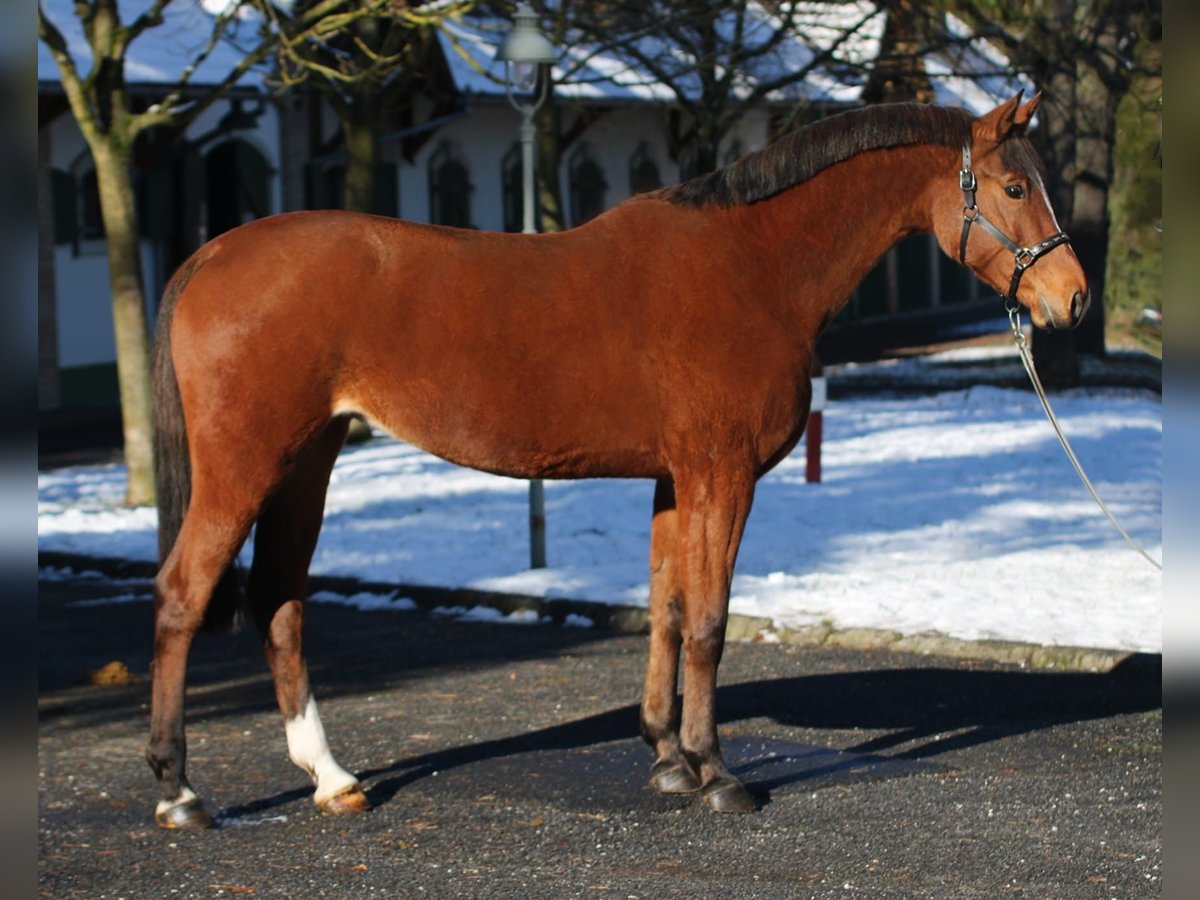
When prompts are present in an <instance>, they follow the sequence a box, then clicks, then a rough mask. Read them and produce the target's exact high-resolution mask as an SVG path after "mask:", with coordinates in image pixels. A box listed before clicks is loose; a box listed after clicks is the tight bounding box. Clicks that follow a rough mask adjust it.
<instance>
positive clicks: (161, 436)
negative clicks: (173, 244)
mask: <svg viewBox="0 0 1200 900" xmlns="http://www.w3.org/2000/svg"><path fill="white" fill-rule="evenodd" d="M207 259H208V257H207V254H204V253H203V252H200V253H196V254H195V255H193V256H192V257H191V258H190V259H188V261H187V262H185V263H184V264H183V265H182V266H180V267H179V269H178V271H176V272H175V274H174V275H173V276H172V277H171V280H170V281H169V282H168V283H167V287H166V290H165V291H163V299H162V304H161V305H160V306H159V310H158V324H157V325H156V327H155V332H154V487H155V491H156V493H157V495H158V561H159V564H160V565H161V564H162V563H163V562H165V561H166V559H167V556H168V554H170V552H171V548H172V547H174V546H175V540H176V538H178V537H179V529H180V528H181V527H182V526H183V517H184V514H185V513H186V512H187V508H188V500H189V499H190V497H191V493H192V461H191V457H190V456H189V455H188V443H187V423H186V422H185V421H184V418H183V404H182V403H181V401H180V398H179V383H178V382H177V381H176V380H175V364H174V361H173V360H172V358H171V320H172V319H173V318H174V314H175V304H176V303H177V301H178V300H179V295H180V294H182V293H183V289H184V288H185V287H187V284H188V282H189V281H191V280H192V276H194V275H195V274H196V272H197V271H198V270H199V269H200V267H201V266H203V265H204V263H205V262H206V261H207ZM243 605H244V597H243V592H242V589H241V583H240V578H239V576H238V572H237V568H236V566H234V565H233V564H230V566H229V568H228V569H226V570H225V572H224V574H223V575H222V576H221V578H220V580H219V581H218V582H217V586H216V587H215V588H214V589H213V595H212V599H211V600H210V601H209V604H208V608H207V609H206V610H205V612H204V624H203V628H204V630H205V631H233V630H235V629H236V628H237V627H238V626H239V625H240V624H241V621H242V618H243V615H242V609H243Z"/></svg>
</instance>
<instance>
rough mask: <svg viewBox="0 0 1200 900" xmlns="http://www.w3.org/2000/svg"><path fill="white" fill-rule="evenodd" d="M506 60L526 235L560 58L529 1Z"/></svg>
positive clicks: (534, 551) (537, 494)
mask: <svg viewBox="0 0 1200 900" xmlns="http://www.w3.org/2000/svg"><path fill="white" fill-rule="evenodd" d="M496 59H498V60H502V61H503V62H504V80H505V84H506V87H507V94H508V102H509V103H511V104H512V105H513V108H514V109H516V110H517V112H519V113H520V114H521V127H520V130H519V132H518V134H519V137H520V140H521V196H522V202H521V212H522V228H521V232H522V233H523V234H537V231H538V228H537V218H536V201H535V198H534V182H533V141H534V137H535V135H536V132H535V130H534V125H533V115H534V113H536V112H537V111H538V108H539V107H540V106H541V105H542V103H544V102H545V100H546V95H547V93H548V92H549V88H550V73H549V71H548V69H549V66H550V64H551V63H553V62H555V61H556V60H557V59H558V53H557V52H556V51H555V49H554V45H553V44H551V43H550V42H549V41H548V40H546V38H545V36H544V35H543V34H542V32H541V29H540V28H538V22H537V13H535V12H534V11H533V10H532V9H531V8H530V7H529V4H527V3H518V4H517V10H516V12H515V13H513V28H512V31H510V32H509V33H508V35H507V36H506V37H505V38H504V43H503V44H501V45H500V49H499V51H497V53H496ZM529 566H530V568H533V569H544V568H545V567H546V495H545V488H544V487H543V485H542V480H541V479H540V478H535V479H534V480H532V481H530V482H529Z"/></svg>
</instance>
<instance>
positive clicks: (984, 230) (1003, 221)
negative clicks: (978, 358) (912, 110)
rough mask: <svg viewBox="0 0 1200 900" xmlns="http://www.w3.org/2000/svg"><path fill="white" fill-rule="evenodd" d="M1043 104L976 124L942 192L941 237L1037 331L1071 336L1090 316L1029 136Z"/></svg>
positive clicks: (1015, 101) (1006, 106)
mask: <svg viewBox="0 0 1200 900" xmlns="http://www.w3.org/2000/svg"><path fill="white" fill-rule="evenodd" d="M1040 100H1041V94H1037V95H1035V96H1034V97H1033V98H1032V99H1031V100H1029V102H1028V103H1025V104H1022V103H1021V95H1020V94H1018V95H1017V96H1015V97H1013V98H1012V99H1011V100H1009V101H1007V102H1005V103H1002V104H1000V106H997V107H996V108H995V109H993V110H992V111H991V112H989V113H988V114H987V115H984V116H981V117H979V118H978V119H976V120H975V121H974V122H973V123H972V125H971V139H970V143H969V144H967V145H966V146H964V147H963V154H962V168H961V170H960V171H959V173H958V179H957V183H953V184H952V186H947V188H946V190H945V191H940V190H939V192H938V194H939V198H940V202H939V204H938V206H939V215H937V217H936V218H937V222H938V225H937V237H938V242H939V243H940V244H941V245H942V249H944V250H945V251H946V253H947V254H949V255H950V256H951V257H953V258H955V259H958V260H959V262H961V263H963V264H964V265H966V266H968V267H969V268H970V269H971V270H972V271H973V272H974V273H975V274H976V275H977V276H979V278H980V280H982V281H983V282H985V283H986V284H988V285H990V286H991V287H993V288H995V289H996V290H997V291H999V292H1000V293H1001V294H1002V295H1004V296H1005V297H1006V298H1008V300H1009V301H1010V302H1011V301H1013V300H1016V301H1017V302H1019V303H1020V304H1021V305H1022V306H1025V307H1027V308H1028V309H1029V312H1030V315H1031V317H1032V319H1033V322H1034V324H1035V325H1038V326H1040V327H1042V328H1073V327H1074V326H1075V325H1078V324H1079V321H1080V320H1081V319H1082V318H1083V314H1084V311H1085V310H1086V309H1087V304H1088V299H1089V297H1088V287H1087V280H1086V279H1085V277H1084V274H1083V269H1082V268H1081V266H1080V265H1079V260H1078V259H1077V258H1076V256H1075V253H1074V251H1073V250H1072V249H1071V247H1070V244H1069V243H1068V242H1067V236H1066V235H1065V234H1064V233H1063V232H1062V230H1061V229H1060V228H1059V226H1058V221H1057V220H1056V219H1055V217H1054V210H1053V209H1051V208H1050V198H1049V197H1048V196H1047V195H1046V187H1045V184H1044V182H1043V180H1042V176H1041V165H1040V163H1039V161H1038V157H1037V154H1036V153H1035V151H1034V149H1033V146H1032V145H1031V144H1030V143H1029V140H1028V138H1026V136H1025V131H1026V128H1027V127H1028V125H1029V120H1030V119H1031V118H1032V117H1033V113H1034V111H1035V110H1036V109H1037V106H1038V103H1039V101H1040ZM951 196H952V197H953V199H950V197H951ZM952 209H953V210H954V212H951V210H952ZM942 210H944V212H941V211H942ZM960 210H961V215H957V214H956V213H957V212H958V211H960Z"/></svg>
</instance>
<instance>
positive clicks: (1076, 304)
mask: <svg viewBox="0 0 1200 900" xmlns="http://www.w3.org/2000/svg"><path fill="white" fill-rule="evenodd" d="M1087 306H1088V295H1087V294H1085V293H1084V292H1083V291H1076V292H1075V295H1074V296H1073V297H1071V324H1072V325H1078V324H1079V321H1080V319H1082V318H1083V314H1084V313H1085V312H1087Z"/></svg>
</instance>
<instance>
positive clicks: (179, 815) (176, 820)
mask: <svg viewBox="0 0 1200 900" xmlns="http://www.w3.org/2000/svg"><path fill="white" fill-rule="evenodd" d="M154 821H155V822H157V823H158V827H159V828H215V827H216V824H217V823H216V822H214V821H213V817H212V816H210V815H209V814H208V810H206V809H205V808H204V804H202V803H201V802H200V798H199V797H192V798H191V799H189V800H185V801H183V802H182V803H173V804H169V805H168V804H166V803H160V804H159V805H158V809H156V810H155V811H154Z"/></svg>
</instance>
